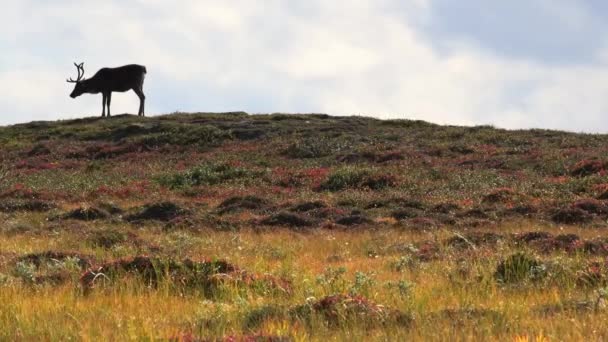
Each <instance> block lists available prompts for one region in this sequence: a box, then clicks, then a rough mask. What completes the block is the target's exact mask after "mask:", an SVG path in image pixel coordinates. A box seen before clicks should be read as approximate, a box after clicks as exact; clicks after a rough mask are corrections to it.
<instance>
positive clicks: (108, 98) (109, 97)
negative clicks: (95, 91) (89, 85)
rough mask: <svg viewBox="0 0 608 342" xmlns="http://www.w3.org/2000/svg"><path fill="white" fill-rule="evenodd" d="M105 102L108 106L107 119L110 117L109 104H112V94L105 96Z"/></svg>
mask: <svg viewBox="0 0 608 342" xmlns="http://www.w3.org/2000/svg"><path fill="white" fill-rule="evenodd" d="M106 101H107V102H106V103H107V104H108V117H110V102H112V92H109V93H108V95H106Z"/></svg>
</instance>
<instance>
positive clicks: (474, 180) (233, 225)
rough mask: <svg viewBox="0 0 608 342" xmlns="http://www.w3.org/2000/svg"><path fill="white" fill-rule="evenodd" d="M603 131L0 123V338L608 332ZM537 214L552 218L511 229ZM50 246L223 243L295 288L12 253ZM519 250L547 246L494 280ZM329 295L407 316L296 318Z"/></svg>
mask: <svg viewBox="0 0 608 342" xmlns="http://www.w3.org/2000/svg"><path fill="white" fill-rule="evenodd" d="M607 143H608V136H604V135H584V134H573V133H564V132H557V131H546V130H525V131H506V130H499V129H494V128H492V127H487V126H482V127H453V126H437V125H433V124H429V123H426V122H421V121H408V120H391V121H381V120H374V119H369V118H362V117H330V116H325V115H281V114H275V115H253V116H250V115H247V114H245V113H227V114H173V115H168V116H161V117H154V118H138V117H133V116H119V117H113V118H111V119H109V120H102V119H100V118H94V119H81V120H70V121H59V122H35V123H30V124H23V125H15V126H10V127H4V128H0V146H2V154H1V155H0V158H1V159H0V160H1V164H0V211H1V213H0V217H2V222H3V224H2V225H1V226H0V289H1V291H0V297H1V298H0V302H1V303H6V305H3V306H1V307H0V339H13V338H15V337H23V338H38V337H42V338H45V339H51V340H53V339H56V340H62V339H65V338H68V337H76V338H82V339H97V338H100V337H101V338H105V339H127V338H145V337H149V338H157V337H170V336H184V337H187V335H188V334H192V336H196V337H207V338H219V337H222V336H228V335H234V336H244V335H251V334H267V335H278V336H289V337H292V338H295V339H310V338H312V339H327V338H337V339H344V338H347V337H348V338H352V339H360V340H364V339H367V338H369V337H376V338H381V337H383V336H384V337H386V336H388V337H391V338H395V339H396V338H419V339H425V340H427V339H433V338H434V339H441V338H442V337H445V336H446V335H447V334H450V335H453V334H458V335H459V336H461V337H462V338H463V339H468V338H475V339H479V338H487V339H504V338H513V337H517V336H520V337H525V336H545V337H548V338H556V339H557V338H562V339H565V338H571V339H580V338H583V337H587V338H595V339H597V338H598V337H605V336H606V335H607V329H606V328H605V326H606V324H605V321H606V318H605V317H606V315H605V313H604V312H603V310H601V305H595V303H596V302H598V300H600V302H601V298H603V297H602V296H603V292H602V291H601V289H602V287H603V286H605V285H606V284H605V278H606V274H607V272H606V270H605V265H604V262H603V261H602V258H603V257H604V256H605V255H608V244H607V243H606V241H605V240H604V239H603V235H604V234H603V231H604V229H605V227H606V220H607V219H608V216H607V215H608V206H606V203H605V202H604V200H603V199H602V198H604V197H603V196H605V195H604V193H605V192H606V191H608V179H607V177H606V175H605V166H606V165H608V164H605V163H606V159H604V158H605V156H606V148H607V146H608V144H607ZM598 198H599V199H598ZM158 203H163V205H161V206H156V207H154V206H152V207H151V206H150V205H152V204H158ZM142 213H144V214H148V216H146V215H142ZM93 218H98V219H95V220H93ZM150 218H155V219H150ZM529 231H545V232H548V233H549V234H551V236H545V237H543V238H537V239H536V240H534V241H531V239H526V240H523V239H524V238H522V235H521V234H522V233H524V232H529ZM518 234H519V235H518ZM566 234H576V236H574V235H566ZM43 251H73V252H77V253H80V254H79V255H87V256H88V257H90V258H91V259H92V260H94V261H93V263H94V264H102V263H103V262H106V261H110V260H116V259H120V258H127V257H129V256H135V255H144V254H145V255H151V256H157V257H159V258H162V259H163V260H181V259H184V258H191V259H193V260H202V259H204V258H221V259H227V260H228V261H230V262H232V263H234V264H237V265H239V266H240V267H242V268H244V269H246V270H248V271H250V272H256V273H259V274H264V273H268V274H271V275H272V276H273V277H277V278H279V277H282V278H285V279H287V280H289V281H290V282H291V283H292V286H293V293H292V294H290V295H286V294H283V293H276V292H274V291H270V290H269V289H267V288H265V287H264V286H262V288H260V287H259V286H253V287H252V286H249V285H243V284H234V283H231V282H228V283H225V282H222V284H221V285H220V286H219V287H218V288H214V290H213V291H211V292H209V291H203V292H201V291H202V290H201V289H200V288H198V287H197V286H194V288H192V286H187V287H186V288H184V286H180V285H179V284H177V285H176V281H175V279H174V278H169V279H166V281H165V282H164V283H163V284H162V286H160V285H158V286H150V284H149V282H148V283H146V282H145V279H140V278H138V277H134V276H132V275H131V276H127V277H113V278H112V281H110V282H109V283H107V284H105V286H102V285H101V283H100V284H97V285H99V286H96V287H97V288H95V289H94V290H93V291H92V292H91V293H87V294H85V293H83V289H82V287H81V285H79V282H78V277H79V274H80V273H81V272H82V270H81V269H80V268H79V267H78V265H77V264H76V263H75V259H74V258H68V259H61V260H52V259H50V260H44V261H43V262H42V264H41V265H34V264H32V263H31V262H24V261H21V262H19V261H18V259H19V257H20V256H23V255H26V254H27V253H38V252H43ZM520 251H523V252H525V253H526V255H528V256H529V257H530V258H531V260H532V259H535V260H537V261H538V262H539V264H538V265H536V264H534V262H531V264H530V265H528V264H526V265H524V267H523V268H522V267H515V269H516V270H515V271H516V272H515V273H517V274H520V273H521V274H522V276H521V277H515V278H517V279H516V280H512V279H511V278H509V279H510V280H509V279H507V282H509V284H504V281H505V280H504V279H503V282H501V281H498V280H497V278H496V275H495V271H496V268H497V265H498V264H499V263H500V261H501V260H503V259H505V258H506V257H508V256H509V255H512V254H513V253H515V252H520ZM83 258H84V257H83ZM593 262H597V263H596V264H594V263H593ZM38 266H39V267H38ZM529 266H533V267H529ZM58 275H61V276H58ZM335 293H351V294H353V295H356V296H363V297H365V298H367V299H369V300H372V301H373V302H376V303H379V304H384V305H386V306H388V307H390V308H391V310H393V309H394V310H399V311H400V312H401V314H402V315H404V316H408V317H412V318H413V323H412V322H409V323H405V322H403V320H400V321H399V320H394V319H392V318H390V317H389V318H387V317H384V316H382V319H385V322H384V323H381V324H380V323H377V324H372V325H373V326H372V327H371V328H370V327H369V326H366V325H364V324H362V322H360V320H359V319H358V318H357V317H359V316H361V315H363V316H364V317H366V319H365V320H369V318H370V317H372V318H374V317H375V315H376V316H377V310H375V311H374V310H373V307H372V305H371V304H369V305H367V306H365V305H362V307H363V309H361V307H360V308H359V309H360V311H361V310H362V311H364V313H363V314H362V313H361V312H359V314H357V315H355V316H356V317H352V316H349V315H348V313H342V312H341V313H340V315H338V316H336V317H334V316H331V317H329V318H328V317H327V316H324V315H323V313H317V314H315V315H313V316H314V317H313V319H312V321H307V320H306V319H304V318H302V317H301V316H298V315H296V316H297V317H295V316H294V313H293V312H294V310H295V309H294V308H295V307H297V306H298V305H302V304H304V303H306V301H307V298H308V300H309V301H310V302H311V303H314V300H313V299H310V298H311V297H314V298H316V299H317V300H319V299H321V298H323V297H324V296H328V295H331V294H335ZM356 298H359V297H356ZM312 307H314V305H312ZM366 310H367V311H366ZM269 312H270V313H271V314H269ZM391 312H392V311H391ZM264 313H265V314H264ZM389 316H390V315H389ZM264 317H266V318H264ZM339 317H342V318H339ZM391 317H392V316H391ZM376 318H377V317H376ZM248 322H249V323H248ZM251 322H255V324H254V323H251Z"/></svg>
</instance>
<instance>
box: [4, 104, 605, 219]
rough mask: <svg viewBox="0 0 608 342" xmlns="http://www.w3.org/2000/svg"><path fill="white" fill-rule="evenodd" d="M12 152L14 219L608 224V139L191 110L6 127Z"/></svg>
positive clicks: (8, 197) (10, 209)
mask: <svg viewBox="0 0 608 342" xmlns="http://www.w3.org/2000/svg"><path fill="white" fill-rule="evenodd" d="M0 146H1V147H2V153H1V154H0V160H1V172H2V182H1V191H0V192H1V193H0V210H1V211H4V212H6V213H18V212H27V211H41V212H49V213H48V215H49V216H53V215H60V214H61V213H63V212H66V211H68V210H71V209H73V208H75V207H82V208H85V209H86V210H93V209H95V210H100V211H103V212H106V211H108V209H107V208H108V205H110V204H111V206H115V207H117V208H118V209H119V210H127V211H128V210H136V209H134V208H140V207H141V206H144V207H143V208H146V207H145V206H146V205H148V206H150V205H155V204H156V205H158V204H159V203H160V204H163V205H174V206H175V208H173V209H175V210H178V212H179V210H183V213H186V212H187V213H189V214H188V215H186V216H187V219H183V220H179V222H178V224H183V225H190V226H206V227H209V228H221V229H238V228H240V227H242V226H249V225H254V226H260V225H262V226H285V227H292V228H297V229H302V228H303V227H326V228H333V227H347V226H374V227H377V226H378V225H398V226H410V227H422V228H424V229H430V228H434V227H441V226H453V225H464V226H475V225H479V224H492V223H495V222H499V221H505V220H520V219H533V220H544V221H553V222H556V223H573V224H578V223H585V224H592V225H602V224H605V221H606V218H608V206H607V205H606V203H605V202H604V200H605V199H608V192H607V191H608V178H607V177H606V172H605V170H606V167H607V165H608V163H607V161H608V159H606V158H605V156H606V155H607V154H606V152H607V151H608V136H605V135H589V134H574V133H565V132H559V131H549V130H517V131H509V130H503V129H496V128H493V127H490V126H477V127H456V126H440V125H434V124H430V123H427V122H423V121H411V120H377V119H372V118H365V117H333V116H328V115H323V114H309V115H286V114H272V115H248V114H246V113H241V112H238V113H218V114H209V113H197V114H182V113H179V114H171V115H165V116H157V117H149V118H140V117H136V116H128V115H122V116H114V117H112V118H109V119H103V118H86V119H77V120H65V121H57V122H32V123H28V124H19V125H14V126H8V127H2V128H0ZM82 208H81V209H82ZM91 208H93V209H91ZM103 208H106V209H103ZM165 209H166V208H165ZM83 210H84V209H83ZM93 211H94V210H93ZM89 214H90V213H86V215H89ZM91 215H92V214H91ZM132 215H135V214H132ZM178 217H181V216H180V215H177V214H175V215H169V216H168V217H167V218H168V220H171V219H174V218H178Z"/></svg>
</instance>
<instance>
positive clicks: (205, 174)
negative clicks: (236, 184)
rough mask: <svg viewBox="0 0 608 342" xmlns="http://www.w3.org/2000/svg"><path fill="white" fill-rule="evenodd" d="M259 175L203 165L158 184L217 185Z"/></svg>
mask: <svg viewBox="0 0 608 342" xmlns="http://www.w3.org/2000/svg"><path fill="white" fill-rule="evenodd" d="M256 174H257V173H255V172H252V171H250V170H247V169H245V168H241V167H237V166H232V165H230V164H225V163H224V164H213V163H203V164H201V165H198V166H196V167H194V168H192V169H190V170H188V171H186V172H183V173H177V174H172V175H165V176H161V177H160V178H158V182H159V183H160V184H161V185H163V186H167V187H169V188H172V189H175V188H184V187H190V186H200V185H215V184H220V183H224V182H227V181H230V180H234V179H240V178H246V177H252V176H254V175H256Z"/></svg>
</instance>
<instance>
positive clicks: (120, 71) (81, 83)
mask: <svg viewBox="0 0 608 342" xmlns="http://www.w3.org/2000/svg"><path fill="white" fill-rule="evenodd" d="M74 65H75V66H76V69H78V78H77V79H76V80H73V79H72V78H70V79H68V80H67V82H68V83H76V85H75V86H74V90H73V91H72V93H71V94H70V97H71V98H73V99H75V98H76V97H78V96H80V95H82V94H85V93H87V94H99V93H101V94H102V95H103V99H102V110H101V116H102V117H104V116H106V105H107V106H108V116H110V101H111V100H112V92H113V91H118V92H125V91H129V90H131V89H133V91H134V92H135V94H137V96H138V97H139V112H138V114H137V115H140V116H144V104H145V101H146V96H145V95H144V91H143V88H144V78H145V77H146V72H147V71H146V67H145V66H143V65H137V64H129V65H124V66H121V67H118V68H102V69H99V71H97V72H96V73H95V75H93V77H91V78H89V79H85V78H84V63H80V64H76V63H74Z"/></svg>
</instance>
